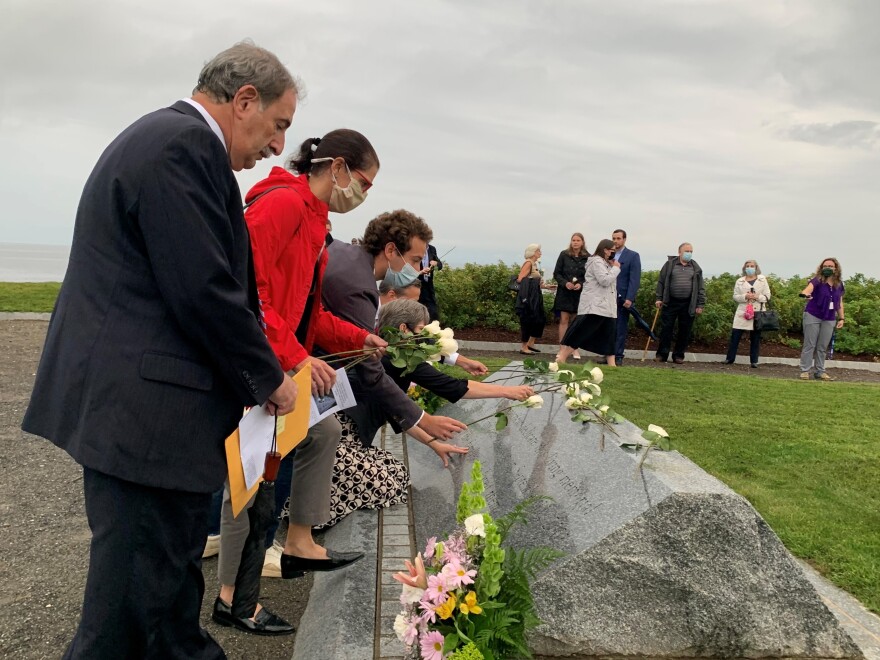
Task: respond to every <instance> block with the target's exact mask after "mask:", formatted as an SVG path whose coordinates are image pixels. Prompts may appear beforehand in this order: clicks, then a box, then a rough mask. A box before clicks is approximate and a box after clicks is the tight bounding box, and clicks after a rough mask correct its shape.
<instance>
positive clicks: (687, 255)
mask: <svg viewBox="0 0 880 660" xmlns="http://www.w3.org/2000/svg"><path fill="white" fill-rule="evenodd" d="M693 258H694V253H693V252H682V253H681V260H682V261H684V262H685V263H687V262H688V261H690V260H691V259H693Z"/></svg>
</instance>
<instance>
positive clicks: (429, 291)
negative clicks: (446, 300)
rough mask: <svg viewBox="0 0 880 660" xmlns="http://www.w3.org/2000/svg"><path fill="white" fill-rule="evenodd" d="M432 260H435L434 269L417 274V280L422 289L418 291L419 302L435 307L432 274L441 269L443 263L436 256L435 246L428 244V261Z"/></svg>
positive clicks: (435, 299)
mask: <svg viewBox="0 0 880 660" xmlns="http://www.w3.org/2000/svg"><path fill="white" fill-rule="evenodd" d="M432 261H436V262H437V265H436V266H435V267H434V270H432V271H431V272H430V273H426V274H424V275H419V281H420V282H421V283H422V291H421V293H419V302H420V303H422V304H423V305H433V306H434V307H435V309H436V306H437V294H436V292H435V291H434V275H435V273H436V271H438V270H443V264H442V263H441V261H440V259H439V258H438V257H437V248H435V247H434V246H433V245H428V263H431V262H432Z"/></svg>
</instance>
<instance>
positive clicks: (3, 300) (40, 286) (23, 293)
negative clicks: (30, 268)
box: [0, 282, 61, 312]
mask: <svg viewBox="0 0 880 660" xmlns="http://www.w3.org/2000/svg"><path fill="white" fill-rule="evenodd" d="M60 289H61V282H0V312H51V311H52V308H53V307H54V306H55V298H57V297H58V291H59V290H60Z"/></svg>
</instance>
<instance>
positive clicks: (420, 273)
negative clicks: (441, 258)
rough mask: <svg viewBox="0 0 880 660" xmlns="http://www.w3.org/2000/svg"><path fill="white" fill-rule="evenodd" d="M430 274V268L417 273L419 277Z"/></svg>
mask: <svg viewBox="0 0 880 660" xmlns="http://www.w3.org/2000/svg"><path fill="white" fill-rule="evenodd" d="M430 272H431V267H430V266H428V267H427V268H422V269H421V270H420V271H419V275H427V274H428V273H430Z"/></svg>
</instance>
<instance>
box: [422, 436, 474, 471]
mask: <svg viewBox="0 0 880 660" xmlns="http://www.w3.org/2000/svg"><path fill="white" fill-rule="evenodd" d="M428 446H429V447H430V448H431V449H433V450H434V451H435V452H437V456H439V457H440V460H441V461H443V467H449V455H450V454H467V453H468V448H467V447H459V446H458V445H451V444H449V443H446V442H440V441H439V440H434V441H433V442H431V443H430V444H429V445H428Z"/></svg>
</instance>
